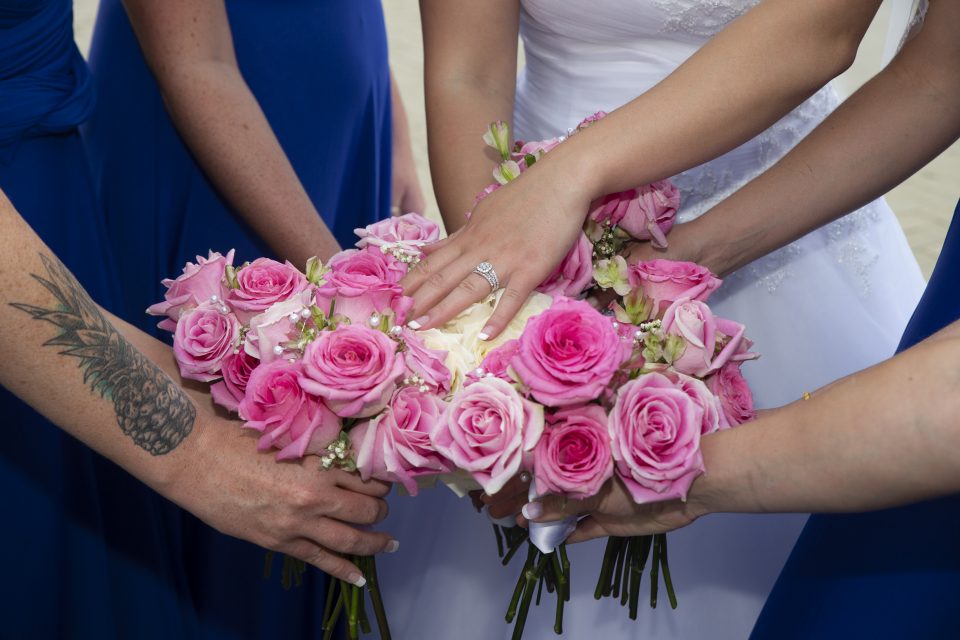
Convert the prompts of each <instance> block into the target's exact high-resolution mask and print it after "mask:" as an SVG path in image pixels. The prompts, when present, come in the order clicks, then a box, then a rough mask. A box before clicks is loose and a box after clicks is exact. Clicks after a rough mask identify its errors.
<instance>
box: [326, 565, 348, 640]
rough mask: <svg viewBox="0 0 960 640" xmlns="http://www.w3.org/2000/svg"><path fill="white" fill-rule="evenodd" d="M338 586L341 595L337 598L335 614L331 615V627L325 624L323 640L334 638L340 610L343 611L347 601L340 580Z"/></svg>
mask: <svg viewBox="0 0 960 640" xmlns="http://www.w3.org/2000/svg"><path fill="white" fill-rule="evenodd" d="M337 585H338V586H339V591H340V594H339V596H338V597H337V604H336V606H335V607H334V608H333V613H331V614H330V620H329V626H326V623H325V624H324V627H323V640H330V639H331V638H332V637H333V630H334V629H336V628H337V618H339V617H340V610H341V609H343V603H344V602H345V600H346V592H345V591H344V588H343V582H342V581H340V580H338V581H337Z"/></svg>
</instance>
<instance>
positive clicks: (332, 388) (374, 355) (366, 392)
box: [300, 325, 406, 418]
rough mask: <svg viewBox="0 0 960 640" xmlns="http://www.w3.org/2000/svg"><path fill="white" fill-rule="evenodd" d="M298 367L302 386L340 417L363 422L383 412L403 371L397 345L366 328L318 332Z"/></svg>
mask: <svg viewBox="0 0 960 640" xmlns="http://www.w3.org/2000/svg"><path fill="white" fill-rule="evenodd" d="M301 363H302V364H303V372H302V374H301V376H300V384H301V385H302V386H303V388H304V389H306V390H307V391H308V392H309V393H312V394H314V395H316V396H320V397H322V398H324V399H325V400H326V401H327V405H329V407H330V408H331V409H332V410H333V411H334V412H335V413H336V414H337V415H338V416H340V417H343V418H367V417H370V416H372V415H374V414H376V413H377V412H379V411H380V410H381V409H383V408H384V407H385V406H386V405H387V401H388V400H389V399H390V396H391V395H392V394H393V391H394V389H396V387H397V381H398V380H399V379H400V378H402V377H403V375H404V372H405V370H406V367H405V366H404V361H403V356H402V354H399V353H397V343H396V342H394V341H393V340H391V339H390V338H388V337H387V336H386V334H384V333H383V332H381V331H377V330H376V329H371V328H369V327H366V326H364V325H341V326H340V327H337V328H336V329H334V330H333V331H323V332H321V333H320V335H319V336H318V337H317V339H316V340H314V341H313V342H311V343H310V344H309V345H307V348H306V350H305V351H304V352H303V360H302V361H301Z"/></svg>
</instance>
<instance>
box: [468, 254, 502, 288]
mask: <svg viewBox="0 0 960 640" xmlns="http://www.w3.org/2000/svg"><path fill="white" fill-rule="evenodd" d="M473 272H474V273H475V274H477V275H478V276H480V277H482V278H483V279H484V280H486V281H487V284H489V285H490V292H491V293H492V292H494V291H496V290H497V289H499V288H500V279H499V278H498V277H497V272H496V271H494V270H493V265H492V264H490V263H489V262H486V261H484V262H481V263H480V264H478V265H477V266H476V267H474V269H473Z"/></svg>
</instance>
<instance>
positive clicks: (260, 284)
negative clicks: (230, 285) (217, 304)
mask: <svg viewBox="0 0 960 640" xmlns="http://www.w3.org/2000/svg"><path fill="white" fill-rule="evenodd" d="M237 284H238V288H237V289H230V290H229V291H228V292H227V304H229V305H230V307H232V308H233V310H234V312H235V313H236V314H237V317H238V318H239V319H240V321H241V322H243V323H244V324H246V323H247V322H249V321H250V318H252V317H253V316H255V315H257V314H260V313H263V312H264V311H266V310H267V309H269V308H270V307H271V306H273V305H275V304H277V303H278V302H285V301H287V300H290V299H291V298H293V297H294V296H296V295H297V294H299V293H301V292H302V291H304V290H306V289H307V287H309V286H310V283H309V282H307V277H306V276H305V275H303V274H302V273H300V272H299V271H298V270H297V269H296V267H294V266H293V265H292V264H290V263H289V262H285V263H280V262H277V261H276V260H270V259H269V258H257V259H256V260H254V261H253V262H251V263H250V264H248V265H247V266H245V267H243V268H242V269H239V270H238V271H237Z"/></svg>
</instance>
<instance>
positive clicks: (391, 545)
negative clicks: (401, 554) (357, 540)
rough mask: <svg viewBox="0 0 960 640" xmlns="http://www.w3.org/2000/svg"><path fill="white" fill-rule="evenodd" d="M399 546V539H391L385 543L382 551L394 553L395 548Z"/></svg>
mask: <svg viewBox="0 0 960 640" xmlns="http://www.w3.org/2000/svg"><path fill="white" fill-rule="evenodd" d="M399 548H400V541H399V540H391V541H390V542H388V543H387V548H386V549H384V550H383V552H384V553H396V551H397V549H399Z"/></svg>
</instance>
